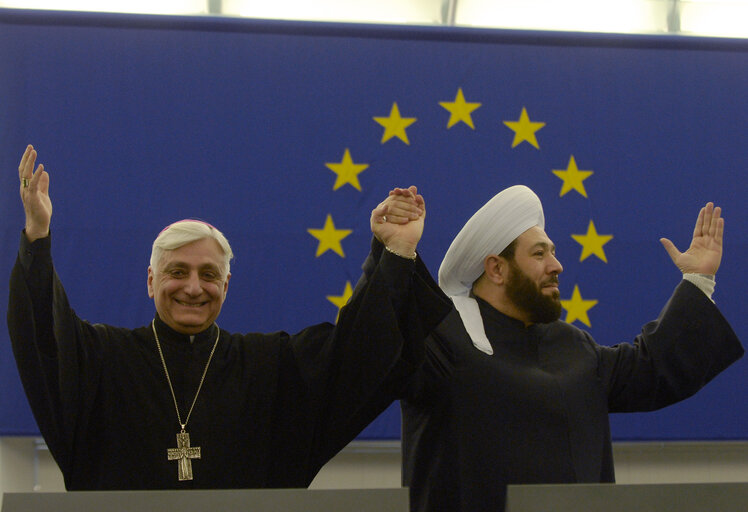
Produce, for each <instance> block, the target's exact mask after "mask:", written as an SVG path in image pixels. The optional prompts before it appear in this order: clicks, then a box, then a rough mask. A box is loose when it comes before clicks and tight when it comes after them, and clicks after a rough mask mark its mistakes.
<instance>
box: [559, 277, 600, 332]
mask: <svg viewBox="0 0 748 512" xmlns="http://www.w3.org/2000/svg"><path fill="white" fill-rule="evenodd" d="M595 304H597V301H596V300H583V299H582V294H581V293H579V286H577V285H574V293H572V294H571V299H569V300H562V301H561V306H562V307H563V308H564V309H565V310H566V323H568V324H570V323H572V322H573V321H574V320H579V321H580V322H582V323H583V324H584V325H586V326H587V327H592V326H591V325H590V319H589V317H588V316H587V310H589V309H591V308H592V307H593V306H594V305H595Z"/></svg>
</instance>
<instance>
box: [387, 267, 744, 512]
mask: <svg viewBox="0 0 748 512" xmlns="http://www.w3.org/2000/svg"><path fill="white" fill-rule="evenodd" d="M477 300H478V303H479V306H480V312H481V316H482V317H483V322H484V325H485V329H486V336H487V337H488V340H489V341H490V342H491V345H492V347H493V350H494V354H493V355H487V354H485V353H483V352H481V351H479V350H478V349H476V348H475V347H474V346H473V344H472V342H471V340H470V338H469V337H468V334H467V332H466V331H465V328H464V327H463V325H462V322H461V320H460V318H459V314H458V313H457V312H456V311H453V312H452V313H450V315H449V316H448V317H447V318H446V319H445V321H444V322H443V323H442V324H441V325H440V326H439V327H438V328H437V329H436V331H434V333H433V334H432V337H431V338H429V339H428V340H427V354H426V363H425V364H424V367H423V368H422V369H421V370H420V372H419V373H418V374H416V376H415V378H414V380H413V382H412V384H411V386H410V388H409V391H408V393H407V400H403V401H402V402H401V404H402V412H403V483H404V485H407V486H410V488H411V510H412V511H413V512H424V511H449V512H476V511H481V512H482V511H498V512H500V511H502V510H504V502H505V496H506V485H507V484H528V483H574V482H613V481H614V478H615V477H614V473H613V457H612V448H611V436H610V426H609V421H608V413H610V412H630V411H651V410H654V409H658V408H661V407H664V406H666V405H669V404H672V403H674V402H677V401H679V400H682V399H684V398H686V397H688V396H691V395H692V394H693V393H695V392H696V391H697V390H699V389H700V388H701V387H702V386H703V385H704V384H706V383H707V382H708V381H709V380H710V379H712V378H713V377H714V376H716V375H717V374H718V373H719V372H721V371H722V370H724V369H725V368H727V367H728V366H729V365H730V364H731V363H732V362H734V361H735V360H736V359H738V358H739V357H740V356H741V355H742V354H743V348H742V346H741V345H740V342H739V340H738V339H737V337H736V336H735V334H734V332H733V331H732V329H731V328H730V326H729V325H728V323H727V321H726V320H725V319H724V317H723V316H722V315H721V313H720V312H719V310H718V309H717V308H716V307H715V305H714V304H713V303H712V302H711V301H710V300H709V299H708V298H707V297H706V295H704V293H702V292H701V291H700V290H699V289H698V288H697V287H695V286H694V285H693V284H691V283H690V282H687V281H683V282H681V283H680V284H679V285H678V287H677V288H676V290H675V292H674V294H673V296H672V297H671V299H670V301H669V302H668V304H667V305H666V306H665V308H664V309H663V311H662V313H661V314H660V316H659V318H658V319H657V320H656V321H654V322H651V323H649V324H647V325H646V326H645V327H644V328H643V330H642V334H641V335H639V336H638V337H637V338H636V340H635V342H634V343H633V344H629V343H626V344H620V345H617V346H615V347H607V346H601V345H598V344H596V343H595V342H594V340H593V339H592V338H591V337H590V335H589V334H588V333H586V332H584V331H582V330H580V329H577V328H575V327H573V326H571V325H569V324H567V323H565V322H562V321H556V322H553V323H549V324H536V325H531V326H530V327H528V328H525V327H524V324H523V323H522V322H519V321H517V320H515V319H513V318H510V317H507V316H505V315H503V314H501V313H500V312H498V311H497V310H496V309H494V308H493V307H491V306H490V305H489V304H488V303H486V302H484V301H482V300H480V299H477Z"/></svg>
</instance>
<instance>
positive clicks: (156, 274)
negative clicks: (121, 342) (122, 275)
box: [148, 238, 231, 334]
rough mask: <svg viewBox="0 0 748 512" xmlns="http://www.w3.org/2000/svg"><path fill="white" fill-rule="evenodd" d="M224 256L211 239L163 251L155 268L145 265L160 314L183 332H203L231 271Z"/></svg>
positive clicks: (223, 295)
mask: <svg viewBox="0 0 748 512" xmlns="http://www.w3.org/2000/svg"><path fill="white" fill-rule="evenodd" d="M225 261H226V260H225V256H224V253H223V251H222V249H221V246H220V245H218V242H216V241H215V240H214V239H212V238H203V239H201V240H198V241H196V242H192V243H189V244H187V245H183V246H182V247H179V248H177V249H174V250H171V251H164V253H163V255H162V256H161V260H160V261H159V262H158V264H157V267H158V268H157V269H154V268H153V267H148V296H149V297H151V298H152V299H153V301H154V303H155V304H156V311H157V312H158V315H159V317H160V318H161V320H163V321H164V322H165V323H166V324H167V325H168V326H169V327H171V328H172V329H174V330H175V331H177V332H181V333H183V334H196V333H199V332H201V331H204V330H205V329H207V328H208V327H210V325H211V324H212V323H213V322H214V321H215V319H216V318H217V317H218V314H219V313H220V312H221V306H222V305H223V301H224V299H225V298H226V292H227V291H228V287H229V279H230V278H231V274H230V273H226V271H225V269H224V265H225Z"/></svg>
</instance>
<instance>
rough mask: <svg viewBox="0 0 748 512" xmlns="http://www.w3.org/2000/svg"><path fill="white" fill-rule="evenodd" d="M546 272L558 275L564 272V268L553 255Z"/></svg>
mask: <svg viewBox="0 0 748 512" xmlns="http://www.w3.org/2000/svg"><path fill="white" fill-rule="evenodd" d="M548 271H549V272H550V273H551V274H560V273H561V272H563V271H564V266H563V265H561V262H560V261H558V258H556V255H555V254H551V262H550V265H549V268H548Z"/></svg>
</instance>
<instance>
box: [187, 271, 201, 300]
mask: <svg viewBox="0 0 748 512" xmlns="http://www.w3.org/2000/svg"><path fill="white" fill-rule="evenodd" d="M184 291H185V293H187V294H189V295H200V294H201V293H202V291H203V287H202V285H201V284H200V276H198V275H197V272H190V274H189V276H187V278H186V280H185V283H184Z"/></svg>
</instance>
